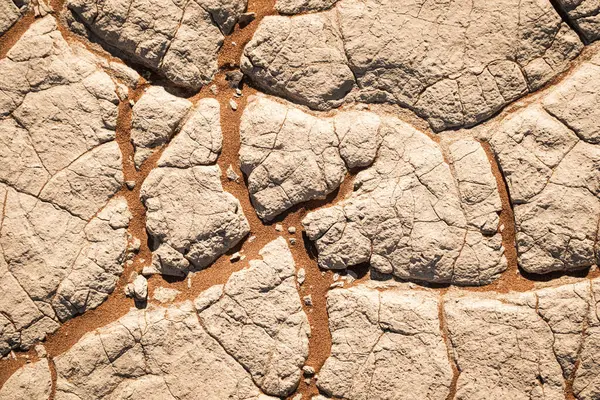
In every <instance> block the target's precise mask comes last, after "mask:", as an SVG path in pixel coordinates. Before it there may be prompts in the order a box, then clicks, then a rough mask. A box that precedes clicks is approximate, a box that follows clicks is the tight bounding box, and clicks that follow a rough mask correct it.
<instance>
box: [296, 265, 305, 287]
mask: <svg viewBox="0 0 600 400" xmlns="http://www.w3.org/2000/svg"><path fill="white" fill-rule="evenodd" d="M297 279H298V285H302V284H303V283H304V281H305V280H306V271H305V270H304V268H300V269H299V270H298V275H297Z"/></svg>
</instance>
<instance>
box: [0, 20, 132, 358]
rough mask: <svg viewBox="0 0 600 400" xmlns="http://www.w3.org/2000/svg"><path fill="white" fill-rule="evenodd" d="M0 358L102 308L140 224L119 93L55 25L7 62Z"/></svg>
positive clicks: (26, 38)
mask: <svg viewBox="0 0 600 400" xmlns="http://www.w3.org/2000/svg"><path fill="white" fill-rule="evenodd" d="M0 93H1V95H0V143H1V145H0V158H1V159H2V160H3V164H2V165H3V166H2V168H1V169H0V204H1V205H2V210H3V214H2V218H1V219H0V249H1V250H0V254H1V255H2V257H0V287H1V288H2V289H1V290H0V291H1V292H2V293H3V295H2V296H1V298H0V354H2V355H4V354H6V353H8V352H10V350H11V349H22V350H25V349H28V348H29V347H30V346H31V345H32V344H34V343H35V341H37V340H40V339H43V338H45V336H46V334H49V333H51V332H54V331H55V330H56V329H57V328H58V327H59V325H60V323H61V322H63V321H65V320H67V319H69V318H71V317H73V316H75V315H77V314H81V313H83V312H85V311H86V310H88V309H91V308H95V307H97V306H98V305H100V304H101V303H102V302H103V301H104V300H106V298H107V297H108V295H109V294H110V293H111V292H112V291H113V290H114V288H115V285H116V283H117V280H118V277H119V276H120V274H121V272H122V270H123V268H122V262H123V261H124V258H125V253H126V248H127V231H126V230H127V226H128V224H129V219H130V218H131V215H130V213H129V211H128V208H127V203H126V201H125V200H124V199H123V198H119V197H113V196H114V195H115V194H116V192H117V191H118V190H120V188H121V187H122V184H123V173H122V171H121V163H122V157H121V152H120V150H119V146H118V145H117V143H116V142H115V141H114V139H115V128H116V119H117V105H118V103H119V99H118V98H117V95H116V85H115V83H114V82H113V81H112V80H111V78H110V77H109V76H108V75H107V74H106V73H105V72H103V71H102V70H101V69H99V67H98V65H97V63H96V61H95V59H94V57H93V56H92V55H91V54H90V53H89V52H87V51H86V50H85V49H83V47H82V46H78V45H69V44H67V42H66V41H65V40H64V39H63V37H62V35H61V33H60V32H59V30H58V29H57V25H56V21H55V20H54V18H53V17H51V16H47V17H45V18H42V19H39V20H37V21H36V22H34V23H33V25H31V27H30V28H29V29H28V30H27V32H25V33H24V34H23V36H22V37H21V38H20V39H19V41H18V42H17V43H16V44H15V45H14V46H13V47H12V48H11V49H10V51H9V52H8V53H7V55H6V57H5V58H4V59H2V60H0Z"/></svg>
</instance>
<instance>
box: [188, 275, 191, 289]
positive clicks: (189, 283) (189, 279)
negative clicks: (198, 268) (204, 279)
mask: <svg viewBox="0 0 600 400" xmlns="http://www.w3.org/2000/svg"><path fill="white" fill-rule="evenodd" d="M187 287H188V289H191V288H192V274H188V278H187Z"/></svg>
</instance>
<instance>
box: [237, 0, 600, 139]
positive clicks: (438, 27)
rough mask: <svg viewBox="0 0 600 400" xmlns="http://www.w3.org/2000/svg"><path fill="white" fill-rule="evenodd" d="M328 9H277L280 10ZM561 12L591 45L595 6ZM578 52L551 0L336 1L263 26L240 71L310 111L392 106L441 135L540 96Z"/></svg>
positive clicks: (312, 4)
mask: <svg viewBox="0 0 600 400" xmlns="http://www.w3.org/2000/svg"><path fill="white" fill-rule="evenodd" d="M332 3H333V2H331V1H285V0H280V1H278V2H277V8H278V9H279V10H281V11H283V12H284V13H296V12H301V11H306V10H307V9H315V10H319V9H323V8H326V7H327V6H329V5H331V4H332ZM558 3H564V4H563V5H564V7H565V8H567V9H572V10H571V11H569V13H568V16H569V18H575V21H578V22H577V23H578V24H579V26H584V25H585V29H586V32H587V34H586V36H587V37H589V38H590V39H593V38H595V37H596V36H595V35H597V34H598V32H600V28H599V24H598V23H597V20H596V19H594V18H595V17H589V16H587V15H590V16H595V15H597V13H598V8H599V6H598V4H597V2H595V1H586V2H581V1H577V2H571V1H564V2H563V1H559V2H558ZM581 3H584V4H581ZM577 5H578V6H577ZM580 15H582V16H583V15H586V17H582V18H581V19H577V18H578V17H579V16H580ZM582 48H583V45H582V43H581V41H580V39H579V37H578V35H577V33H575V32H574V31H573V30H572V29H571V28H570V27H569V26H568V25H567V24H566V23H565V22H563V21H562V20H561V17H560V16H559V14H558V13H557V12H556V11H555V9H554V8H553V6H552V4H551V2H550V1H519V0H502V1H493V2H492V1H486V0H476V1H455V2H437V1H435V2H434V1H422V0H420V1H412V0H410V1H409V0H406V1H404V0H402V1H389V0H368V1H361V0H341V1H338V2H337V3H336V4H335V6H334V7H333V8H332V9H331V10H329V11H325V12H321V13H312V14H305V15H298V16H292V17H289V16H271V17H267V18H265V19H264V20H263V21H262V22H261V24H260V26H259V28H258V30H257V32H256V33H255V35H254V37H253V39H252V41H251V42H250V43H249V44H248V46H246V48H245V50H244V56H243V58H242V62H241V66H242V71H244V73H246V74H247V75H248V76H249V77H250V78H251V79H252V81H253V82H254V83H255V84H257V85H258V86H259V87H261V88H262V89H264V90H265V91H267V92H270V93H272V94H276V95H279V96H281V97H284V98H287V99H289V100H292V101H294V102H297V103H300V104H304V105H307V106H309V107H311V108H313V109H318V110H323V109H330V108H332V107H337V106H339V105H340V104H342V103H344V102H346V101H353V100H357V101H361V102H391V103H397V104H400V105H402V106H405V107H408V108H410V109H411V110H413V111H415V112H416V113H417V114H418V115H420V116H421V117H423V118H425V119H427V120H428V121H429V123H430V125H431V126H432V128H433V129H434V130H436V131H441V130H444V129H449V128H457V127H464V126H473V125H475V124H477V123H479V122H481V121H483V120H485V119H487V118H489V117H490V116H492V115H493V114H495V113H496V112H497V111H498V110H500V109H501V108H502V107H504V106H505V105H506V104H509V103H510V102H512V101H514V100H516V99H518V98H519V97H521V96H523V95H524V94H526V93H528V92H533V91H535V90H537V89H539V88H540V87H542V86H543V85H544V84H546V83H547V82H549V81H550V80H552V78H554V77H555V76H557V75H558V74H560V73H561V72H562V71H564V70H565V68H566V67H567V66H568V65H569V61H570V60H572V59H574V58H575V57H576V56H577V55H578V54H579V52H580V51H581V49H582Z"/></svg>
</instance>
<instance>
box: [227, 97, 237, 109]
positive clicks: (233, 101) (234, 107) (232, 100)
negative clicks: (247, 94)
mask: <svg viewBox="0 0 600 400" xmlns="http://www.w3.org/2000/svg"><path fill="white" fill-rule="evenodd" d="M229 107H231V109H232V110H233V111H235V110H237V109H238V105H237V103H236V102H235V100H234V99H229Z"/></svg>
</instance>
